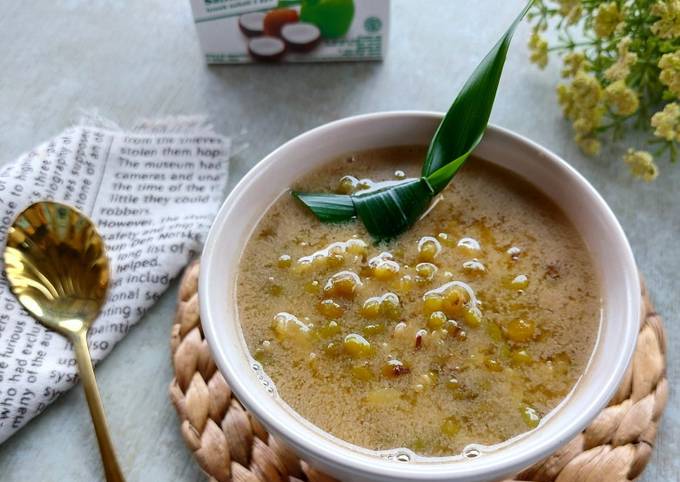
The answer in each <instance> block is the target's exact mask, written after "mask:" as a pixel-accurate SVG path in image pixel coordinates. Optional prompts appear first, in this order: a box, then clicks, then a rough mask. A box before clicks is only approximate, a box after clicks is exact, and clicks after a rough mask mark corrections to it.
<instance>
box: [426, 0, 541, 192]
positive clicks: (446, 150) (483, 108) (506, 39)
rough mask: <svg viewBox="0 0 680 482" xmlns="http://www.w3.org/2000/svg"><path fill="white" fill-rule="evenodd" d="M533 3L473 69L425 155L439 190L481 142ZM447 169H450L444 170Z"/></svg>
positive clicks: (436, 189)
mask: <svg viewBox="0 0 680 482" xmlns="http://www.w3.org/2000/svg"><path fill="white" fill-rule="evenodd" d="M532 3H533V2H529V3H528V4H527V5H526V6H525V7H524V10H522V12H520V14H519V15H518V16H517V18H515V21H514V22H512V25H510V28H508V30H507V31H506V32H505V35H503V37H501V39H500V40H499V41H498V42H497V43H496V45H494V47H493V48H492V49H491V51H490V52H489V53H488V54H486V57H484V59H483V60H482V61H481V63H480V64H479V65H478V66H477V68H476V69H475V70H474V72H472V75H471V76H470V77H469V78H468V80H467V81H466V82H465V85H463V88H462V89H461V91H460V92H459V93H458V96H457V97H456V100H454V101H453V104H452V105H451V108H450V109H449V111H448V112H447V113H446V116H444V119H442V121H441V123H440V124H439V127H438V128H437V132H435V134H434V137H433V138H432V142H430V147H429V149H428V151H427V155H426V156H425V163H424V164H423V170H422V175H423V176H424V177H428V176H433V174H434V173H435V172H437V171H440V172H439V174H438V175H437V176H433V177H430V178H429V180H430V183H431V184H432V187H433V188H434V189H435V191H436V192H439V191H441V190H442V189H444V188H445V187H446V185H447V184H448V182H449V181H450V180H451V178H452V177H453V176H454V175H455V174H456V172H457V171H458V169H460V168H461V167H462V166H463V164H464V163H465V160H466V159H467V157H468V156H469V155H470V153H471V152H472V151H473V150H474V148H475V147H477V145H478V144H479V143H480V141H481V140H482V137H483V135H484V131H485V130H486V126H487V124H488V123H489V116H490V115H491V108H492V107H493V103H494V100H495V98H496V91H497V90H498V83H499V82H500V80H501V73H502V72H503V65H504V64H505V57H506V55H507V53H508V47H509V46H510V40H511V39H512V34H513V33H514V32H515V28H516V27H517V24H518V23H519V22H520V20H521V19H522V17H524V15H525V14H526V12H527V10H528V9H529V7H530V6H531V4H532ZM443 168H446V169H443Z"/></svg>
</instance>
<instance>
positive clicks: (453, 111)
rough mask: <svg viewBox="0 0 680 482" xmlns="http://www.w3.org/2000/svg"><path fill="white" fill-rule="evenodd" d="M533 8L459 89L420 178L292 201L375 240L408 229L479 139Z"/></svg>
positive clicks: (300, 196) (299, 196)
mask: <svg viewBox="0 0 680 482" xmlns="http://www.w3.org/2000/svg"><path fill="white" fill-rule="evenodd" d="M531 3H532V2H529V3H528V4H527V6H526V7H524V9H523V10H522V11H521V12H520V14H519V15H518V16H517V18H515V20H514V21H513V22H512V24H511V25H510V27H509V28H508V30H507V31H506V32H505V34H504V35H503V36H502V37H501V39H500V40H499V41H498V42H497V43H496V45H494V47H493V48H492V49H491V51H490V52H489V53H488V54H487V55H486V57H484V59H483V60H482V61H481V63H480V64H479V65H478V66H477V68H476V69H475V70H474V72H472V75H471V76H470V78H468V80H467V81H466V82H465V85H463V88H462V89H461V91H460V92H459V93H458V96H457V97H456V99H455V100H454V101H453V104H452V105H451V108H450V109H449V111H448V112H447V113H446V115H445V116H444V118H443V119H442V121H441V122H440V123H439V127H437V131H436V132H435V134H434V137H433V138H432V141H431V142H430V146H429V148H428V151H427V155H426V157H425V162H424V163H423V168H422V171H421V177H420V178H418V179H407V180H404V181H400V182H390V183H385V184H384V185H382V186H381V185H378V187H376V188H373V189H368V190H365V191H359V192H357V193H355V194H349V195H345V194H330V193H301V192H293V196H295V197H296V198H297V199H299V200H300V202H302V204H304V205H305V206H306V207H307V208H309V209H310V210H311V211H312V212H313V213H314V214H315V215H316V217H317V218H319V220H320V221H322V222H336V223H337V222H344V221H348V220H350V219H353V218H358V219H360V220H361V222H362V223H364V226H365V227H366V230H367V231H368V232H369V233H370V234H371V235H372V236H373V237H374V238H375V239H376V240H383V239H389V238H393V237H395V236H397V235H399V234H401V233H403V232H404V231H406V230H407V229H408V228H409V227H411V226H412V225H413V224H414V223H415V222H416V221H417V220H418V219H419V218H420V217H421V216H422V215H423V213H425V211H427V209H428V207H429V206H430V202H431V201H432V199H433V198H434V196H435V195H436V194H437V193H439V192H440V191H441V190H442V189H444V188H445V187H446V186H447V185H448V183H449V182H450V181H451V179H453V177H454V176H455V175H456V173H457V172H458V170H459V169H460V168H461V167H462V166H463V164H464V163H465V161H466V160H467V159H468V157H469V156H470V154H471V153H472V151H473V150H474V149H475V148H476V147H477V145H478V144H479V143H480V141H481V140H482V137H483V136H484V131H485V130H486V126H487V124H488V122H489V116H490V115H491V109H492V107H493V103H494V99H495V98H496V91H497V90H498V83H499V82H500V79H501V73H502V72H503V65H504V64H505V57H506V55H507V52H508V47H509V46H510V40H511V39H512V35H513V33H514V31H515V28H516V27H517V24H518V23H519V22H520V20H521V19H522V18H523V17H524V15H525V14H526V12H527V10H528V9H529V7H530V6H531Z"/></svg>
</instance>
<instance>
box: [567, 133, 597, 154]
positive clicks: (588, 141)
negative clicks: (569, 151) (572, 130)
mask: <svg viewBox="0 0 680 482" xmlns="http://www.w3.org/2000/svg"><path fill="white" fill-rule="evenodd" d="M574 141H575V142H576V144H577V145H578V146H579V147H580V148H581V150H582V151H583V152H584V153H585V154H586V155H587V156H597V155H598V154H599V153H600V148H601V147H602V145H601V144H600V141H598V140H597V139H595V138H594V137H590V136H582V135H580V134H576V137H574Z"/></svg>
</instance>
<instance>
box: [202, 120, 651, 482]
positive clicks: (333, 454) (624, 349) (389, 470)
mask: <svg viewBox="0 0 680 482" xmlns="http://www.w3.org/2000/svg"><path fill="white" fill-rule="evenodd" d="M389 117H406V118H413V119H414V120H415V119H416V118H423V117H425V118H429V119H430V120H435V119H441V118H442V117H443V113H440V112H432V111H418V110H416V111H411V110H398V111H386V112H376V113H370V114H361V115H356V116H351V117H346V118H342V119H339V120H336V121H333V122H329V123H326V124H323V125H321V126H318V127H316V128H313V129H311V130H308V131H305V132H303V133H302V134H300V135H298V136H296V137H294V138H293V139H291V140H289V141H287V142H285V143H283V144H282V145H281V146H279V147H278V148H276V149H275V150H274V151H272V152H271V153H270V154H268V155H267V156H265V157H264V158H263V159H262V160H260V161H259V162H258V163H257V164H256V165H255V166H254V167H253V168H251V169H250V170H249V171H248V172H247V173H246V174H245V175H244V176H243V178H241V179H240V180H239V182H238V183H237V184H236V186H235V187H234V189H233V190H232V191H231V193H230V194H229V195H228V197H227V198H226V200H225V201H224V203H223V204H222V206H221V207H220V210H219V212H218V214H217V216H216V217H215V219H214V221H213V223H212V225H211V228H210V232H209V233H208V236H207V237H206V240H205V244H204V249H203V253H202V260H203V261H204V262H205V265H203V264H202V266H201V270H200V274H199V305H200V314H201V323H202V327H203V331H204V334H205V337H206V340H207V342H208V345H209V347H210V349H211V352H212V354H213V358H214V360H215V362H216V364H217V366H218V368H219V370H220V372H221V373H222V375H223V376H224V377H225V379H226V380H227V382H228V383H229V385H230V386H231V388H232V390H233V392H234V393H235V394H236V395H237V396H238V398H239V400H240V401H241V403H243V405H244V406H245V407H246V408H247V409H248V410H250V411H251V412H252V413H253V414H254V415H255V416H256V417H257V418H258V419H259V420H261V421H262V423H263V424H264V425H265V427H267V429H268V430H269V431H271V432H273V433H274V434H276V435H278V436H281V437H283V438H284V439H285V440H286V441H288V442H289V443H290V444H291V445H292V446H293V447H294V448H295V449H297V451H301V452H303V454H304V455H303V456H309V457H311V458H312V459H317V460H321V461H322V463H323V464H325V465H326V466H328V467H334V468H336V469H337V470H338V471H345V472H347V471H351V472H353V473H356V474H360V475H364V476H370V477H378V478H381V477H384V478H386V480H395V481H407V480H428V481H435V480H436V481H440V480H441V481H443V480H448V479H450V478H451V477H453V476H455V477H460V479H458V478H457V479H456V480H465V478H466V477H471V478H474V480H479V479H478V477H480V474H483V475H484V476H486V477H491V478H493V477H495V476H501V477H502V476H505V474H506V473H509V472H513V471H514V472H518V471H520V470H522V469H523V468H525V467H527V466H528V465H530V464H531V463H533V462H535V461H537V460H539V459H541V458H543V457H545V456H547V455H548V454H546V453H545V452H546V450H545V447H543V446H541V445H540V444H534V446H530V447H528V448H527V449H526V450H525V451H523V452H522V453H521V454H519V455H518V454H516V455H518V456H517V457H515V458H514V459H513V460H511V461H506V463H505V464H503V465H502V464H499V463H495V464H487V465H485V464H483V463H481V462H482V461H483V459H484V458H483V457H482V458H478V459H475V463H472V460H471V461H470V462H471V463H470V464H467V463H455V469H454V462H451V463H446V462H442V463H440V464H438V465H436V466H435V465H432V466H431V467H438V469H434V470H432V469H428V471H427V472H423V469H422V467H423V466H422V465H418V464H403V463H394V462H392V461H387V460H380V459H378V458H372V459H368V457H365V456H363V457H361V456H359V454H352V453H350V452H349V451H348V450H347V449H345V448H344V447H341V446H338V447H337V448H336V450H328V449H327V447H325V445H326V444H317V443H315V440H314V439H315V438H317V440H318V437H319V436H318V435H317V434H315V433H314V432H312V431H311V430H309V429H307V428H306V427H305V428H304V431H305V432H306V437H302V436H298V435H299V434H295V437H293V436H292V435H291V434H290V433H289V432H290V426H289V424H291V423H293V424H297V425H300V426H302V424H300V423H299V422H297V421H296V420H295V419H293V418H292V417H289V418H287V419H280V418H277V417H275V416H274V415H273V414H271V413H270V412H269V411H268V409H267V405H268V404H271V403H272V401H273V399H267V400H262V399H261V397H258V396H257V394H253V393H251V392H250V391H249V390H248V388H247V387H246V385H245V384H244V383H243V381H242V380H241V377H240V371H239V370H237V369H235V368H234V367H232V366H231V364H230V363H229V362H228V355H227V353H226V347H227V346H226V344H225V343H221V342H220V335H219V333H218V330H217V329H216V323H218V322H221V321H219V320H218V317H217V316H216V315H214V314H213V313H212V312H211V306H212V305H213V303H212V301H211V295H210V290H209V289H202V287H203V286H209V285H210V284H211V280H212V279H214V277H215V276H224V273H218V272H214V270H213V269H212V266H211V265H212V263H210V262H209V260H210V259H211V258H212V257H213V256H215V255H217V253H218V242H219V236H218V234H219V232H218V231H220V228H221V226H222V225H223V224H224V223H225V220H226V219H228V215H230V214H231V213H232V212H233V211H234V210H233V209H232V204H233V203H234V202H235V201H236V200H237V199H238V198H239V197H240V196H241V195H242V194H243V193H244V192H245V191H247V190H249V189H252V188H253V185H254V184H255V183H257V182H258V180H259V179H261V177H260V176H261V173H262V172H263V171H264V170H266V169H267V168H268V167H269V166H271V165H272V164H273V163H276V162H281V160H282V159H283V158H282V157H281V153H282V152H285V150H287V149H290V148H291V146H292V145H294V144H297V143H300V142H301V141H303V140H307V139H308V138H310V137H314V136H319V135H325V134H327V133H329V132H330V131H333V130H335V129H337V128H340V127H344V126H346V125H348V124H352V123H359V122H366V121H368V122H371V121H376V120H384V119H385V118H389ZM488 131H489V132H492V133H493V134H495V135H500V136H501V137H503V138H505V140H507V141H508V142H510V143H512V144H524V145H525V146H526V147H528V148H529V149H531V150H532V151H534V152H535V153H536V155H540V156H542V157H543V158H547V159H549V160H550V161H551V162H553V163H554V164H556V168H558V170H559V171H560V174H561V175H565V176H571V177H572V178H573V180H574V181H576V182H578V183H579V184H580V185H581V186H582V187H583V188H584V189H586V190H587V191H588V192H589V195H590V196H591V198H592V200H593V201H594V202H595V203H597V204H598V205H599V206H598V207H599V209H600V211H601V214H603V215H604V216H606V217H607V222H608V224H609V225H610V226H611V227H613V228H614V229H615V230H616V233H614V234H613V236H615V237H616V238H618V239H619V240H620V241H621V242H622V245H621V248H622V249H623V251H624V256H623V258H624V259H621V260H620V262H621V263H622V264H623V265H624V271H626V272H627V274H628V277H627V279H626V280H625V281H626V295H627V296H626V303H627V310H626V313H627V314H628V317H627V318H626V321H627V322H626V323H625V327H627V328H628V331H630V330H631V324H630V323H629V322H630V321H631V320H630V318H631V317H637V316H639V312H640V296H639V278H638V271H637V268H636V264H635V259H634V257H633V253H632V250H631V248H630V244H629V242H628V240H627V238H626V236H625V233H624V231H623V229H622V227H621V225H620V224H619V222H618V220H617V218H616V216H615V215H614V213H613V212H612V211H611V209H610V208H609V206H608V205H607V203H606V202H605V201H604V199H603V198H602V196H601V195H600V194H599V193H598V192H597V191H596V190H595V188H594V187H593V186H592V185H591V184H590V183H589V182H588V181H587V180H586V179H585V178H584V177H583V176H582V175H581V174H580V173H579V172H578V171H576V169H574V168H573V167H572V166H571V165H569V164H568V163H567V162H566V161H564V160H563V159H562V158H561V157H559V156H557V155H556V154H555V153H553V152H552V151H550V150H549V149H547V148H545V147H543V146H541V145H539V144H537V143H536V142H534V141H531V140H530V139H527V138H526V137H524V136H522V135H520V134H517V133H514V132H512V131H510V130H507V129H504V128H502V127H498V126H495V125H493V124H490V125H489V126H488ZM324 160H327V159H324ZM301 175H302V174H301ZM529 182H531V183H532V185H535V183H533V182H532V181H529ZM555 202H556V201H555ZM263 213H264V212H263ZM239 256H240V253H239ZM603 294H604V293H603ZM227 317H228V318H232V317H231V316H227ZM234 321H236V322H237V320H234ZM634 321H636V322H637V321H638V319H635V320H634ZM634 325H635V326H636V327H637V323H635V324H634ZM636 340H637V329H636V330H635V333H634V334H632V333H626V338H625V343H624V344H623V345H622V346H621V351H620V352H619V356H618V358H617V359H616V360H615V362H616V364H615V365H612V368H613V369H612V370H611V372H610V374H609V377H608V378H607V383H605V384H604V385H603V386H600V387H599V388H598V390H597V396H595V397H594V398H593V399H592V400H589V403H588V405H587V407H585V409H584V410H583V411H582V412H580V414H579V417H577V418H576V419H574V420H570V421H569V422H568V423H565V424H564V426H563V427H562V428H561V429H560V430H559V431H556V432H555V433H554V434H553V435H552V439H554V440H556V441H559V445H558V444H557V442H556V443H555V444H554V445H555V447H554V448H555V449H556V448H558V447H559V446H561V445H563V444H564V443H566V442H567V441H568V440H570V439H571V438H573V437H574V436H576V435H577V434H578V433H579V432H581V431H582V430H583V429H584V428H585V427H586V426H587V425H588V424H589V423H590V422H591V421H592V420H593V419H594V418H595V417H596V416H597V414H598V413H599V412H600V411H601V410H602V409H603V408H604V407H605V405H606V404H607V403H608V401H609V400H610V399H611V398H612V397H613V396H614V394H615V392H616V390H617V388H618V385H619V383H620V381H621V380H622V379H623V376H624V374H625V371H626V369H627V367H628V365H629V364H630V360H631V358H632V355H633V351H634V347H635V343H636ZM275 403H279V402H275ZM538 430H540V428H539V429H538ZM552 439H551V440H552ZM543 445H545V444H543ZM341 451H342V452H343V455H342V456H341V455H340V452H341ZM352 455H355V456H354V457H352ZM501 465H502V466H501ZM466 466H467V467H466ZM447 469H448V470H447ZM452 470H455V474H452V473H451V471H452Z"/></svg>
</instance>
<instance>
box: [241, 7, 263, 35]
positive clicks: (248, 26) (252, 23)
mask: <svg viewBox="0 0 680 482" xmlns="http://www.w3.org/2000/svg"><path fill="white" fill-rule="evenodd" d="M264 17H265V13H264V12H253V13H246V14H244V15H241V16H240V17H239V19H238V28H239V29H240V30H241V32H242V33H243V35H245V36H246V37H257V36H259V35H262V34H263V33H264Z"/></svg>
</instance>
